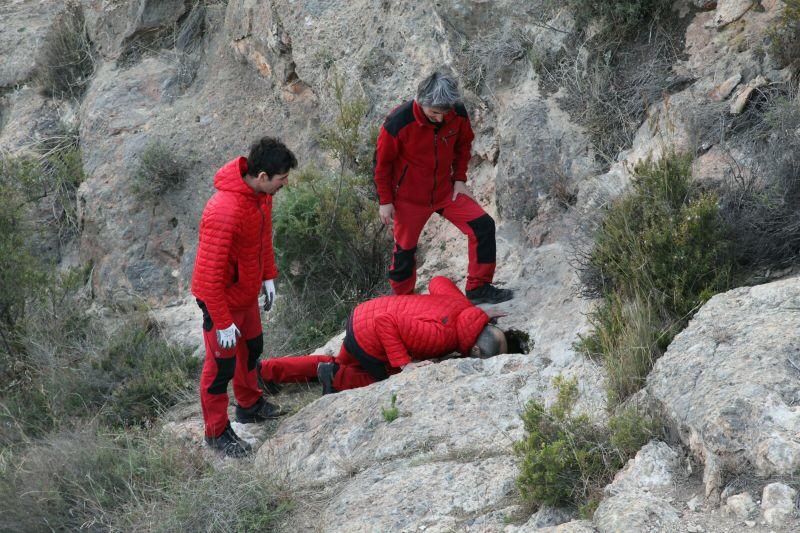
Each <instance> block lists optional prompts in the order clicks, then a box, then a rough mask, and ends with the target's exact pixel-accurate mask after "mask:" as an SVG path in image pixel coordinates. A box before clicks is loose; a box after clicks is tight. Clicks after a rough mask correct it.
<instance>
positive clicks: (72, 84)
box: [35, 1, 94, 99]
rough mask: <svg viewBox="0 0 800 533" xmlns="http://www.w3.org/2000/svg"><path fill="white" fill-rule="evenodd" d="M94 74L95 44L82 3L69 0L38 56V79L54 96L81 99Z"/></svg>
mask: <svg viewBox="0 0 800 533" xmlns="http://www.w3.org/2000/svg"><path fill="white" fill-rule="evenodd" d="M93 73H94V57H93V55H92V44H91V41H90V40H89V35H88V33H87V32H86V24H85V21H84V17H83V10H82V8H81V7H80V4H78V3H75V2H71V1H70V2H68V3H67V6H66V9H65V10H64V12H63V13H62V14H61V15H60V16H59V17H58V18H57V19H56V21H55V22H54V23H53V26H52V27H51V28H50V32H49V33H48V34H47V36H46V37H45V40H44V42H43V43H42V46H41V48H40V49H39V54H38V56H37V58H36V73H35V78H36V81H37V83H38V85H39V87H40V89H41V91H42V92H43V93H44V94H45V95H47V96H51V97H54V98H74V99H77V98H80V97H81V96H82V95H83V91H84V90H85V88H86V86H87V85H88V83H89V80H90V78H91V76H92V74H93Z"/></svg>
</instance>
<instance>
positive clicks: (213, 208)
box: [192, 157, 278, 329]
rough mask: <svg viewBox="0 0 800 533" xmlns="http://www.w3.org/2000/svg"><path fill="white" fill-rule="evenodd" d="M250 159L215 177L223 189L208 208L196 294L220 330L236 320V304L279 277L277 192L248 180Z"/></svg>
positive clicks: (252, 300) (195, 280)
mask: <svg viewBox="0 0 800 533" xmlns="http://www.w3.org/2000/svg"><path fill="white" fill-rule="evenodd" d="M246 173H247V159H246V158H244V157H238V158H236V159H234V160H232V161H229V162H228V163H226V164H225V166H223V167H222V168H221V169H219V171H218V172H217V174H216V175H215V176H214V187H215V188H216V189H217V192H215V193H214V195H213V196H212V197H211V199H210V200H209V201H208V203H207V204H206V207H205V209H204V210H203V217H202V218H201V220H200V240H199V243H198V245H197V257H196V258H195V264H194V275H193V276H192V294H194V295H195V296H196V297H197V299H199V300H202V301H203V302H204V303H205V304H206V307H207V308H208V313H209V314H210V315H211V320H213V322H214V326H215V327H216V328H217V329H225V328H227V327H228V326H230V325H231V324H232V323H233V320H232V318H231V310H232V309H244V308H247V307H249V306H251V305H253V304H254V303H255V302H256V300H257V299H258V293H259V290H260V288H261V282H262V281H263V280H267V279H274V278H276V277H277V276H278V269H277V268H276V267H275V254H274V252H273V250H272V196H270V195H268V194H260V193H256V192H255V191H254V190H253V189H251V188H250V186H249V185H247V183H245V181H244V179H243V176H244V175H245V174H246Z"/></svg>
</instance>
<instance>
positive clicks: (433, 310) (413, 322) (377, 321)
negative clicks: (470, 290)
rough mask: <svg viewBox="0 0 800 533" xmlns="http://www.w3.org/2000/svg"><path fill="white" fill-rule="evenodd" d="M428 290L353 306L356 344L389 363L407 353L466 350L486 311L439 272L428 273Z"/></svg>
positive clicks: (400, 361) (405, 358)
mask: <svg viewBox="0 0 800 533" xmlns="http://www.w3.org/2000/svg"><path fill="white" fill-rule="evenodd" d="M428 291H429V292H430V294H411V295H404V296H383V297H380V298H375V299H373V300H369V301H367V302H364V303H362V304H359V305H358V306H356V308H355V310H354V311H353V316H352V332H353V335H354V337H355V341H356V343H357V344H358V346H359V347H360V348H361V349H362V350H364V351H365V352H366V353H367V354H369V355H370V356H372V357H373V358H375V359H378V360H381V361H388V362H389V364H390V365H391V366H393V367H395V368H398V367H401V366H403V365H405V364H408V363H410V362H411V360H412V358H413V359H417V360H420V359H433V358H436V357H442V356H445V355H447V354H449V353H452V352H455V351H459V352H461V354H462V355H468V353H469V351H470V349H471V348H472V347H473V346H474V345H475V341H476V340H477V338H478V335H479V334H480V332H481V331H482V330H483V328H484V327H485V326H486V324H487V323H488V322H489V316H488V315H487V314H486V313H485V312H484V311H483V310H482V309H481V308H479V307H476V306H474V305H473V304H472V303H471V302H470V301H469V300H467V298H466V297H465V296H464V294H463V293H462V292H461V291H460V290H458V287H456V286H455V284H454V283H453V282H452V281H450V280H449V279H447V278H446V277H444V276H437V277H435V278H433V279H432V280H431V282H430V285H429V286H428Z"/></svg>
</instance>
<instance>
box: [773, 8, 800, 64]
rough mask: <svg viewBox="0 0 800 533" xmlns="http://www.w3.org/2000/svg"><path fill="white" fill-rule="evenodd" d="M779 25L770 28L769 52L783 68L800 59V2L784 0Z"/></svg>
mask: <svg viewBox="0 0 800 533" xmlns="http://www.w3.org/2000/svg"><path fill="white" fill-rule="evenodd" d="M781 3H782V4H783V12H782V13H781V16H780V19H779V20H778V23H777V24H776V25H775V26H773V27H772V28H770V30H769V31H768V35H769V40H770V44H769V52H770V54H771V55H772V57H774V58H775V59H776V60H777V61H778V63H779V64H780V65H781V67H786V66H789V65H792V64H796V61H797V58H798V57H800V0H783V1H782V2H781Z"/></svg>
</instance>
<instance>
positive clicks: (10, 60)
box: [0, 0, 64, 89]
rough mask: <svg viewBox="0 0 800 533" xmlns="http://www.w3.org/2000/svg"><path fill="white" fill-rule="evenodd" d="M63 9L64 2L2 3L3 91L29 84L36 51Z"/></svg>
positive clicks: (0, 52) (0, 53) (15, 0)
mask: <svg viewBox="0 0 800 533" xmlns="http://www.w3.org/2000/svg"><path fill="white" fill-rule="evenodd" d="M63 8H64V2H61V1H56V0H12V1H5V2H2V3H0V20H2V21H3V23H2V24H0V57H2V58H3V59H2V61H0V89H2V88H5V87H8V88H12V87H14V86H15V85H18V84H23V83H25V82H26V81H28V79H29V78H30V77H31V75H32V74H33V70H34V66H35V65H34V58H35V57H36V51H37V50H38V48H39V46H40V45H41V43H42V41H43V39H44V37H45V36H46V35H47V32H48V30H49V29H50V25H51V24H52V23H53V21H54V20H55V18H56V16H57V15H58V13H60V12H61V10H62V9H63Z"/></svg>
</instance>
